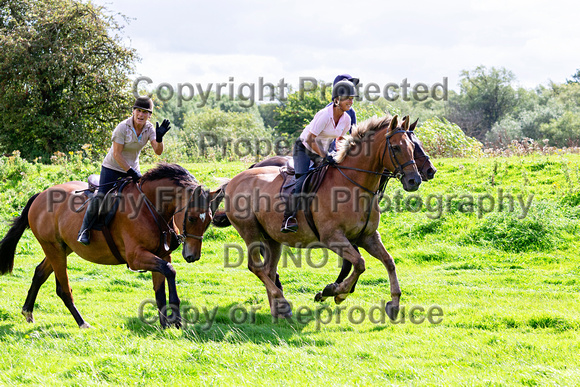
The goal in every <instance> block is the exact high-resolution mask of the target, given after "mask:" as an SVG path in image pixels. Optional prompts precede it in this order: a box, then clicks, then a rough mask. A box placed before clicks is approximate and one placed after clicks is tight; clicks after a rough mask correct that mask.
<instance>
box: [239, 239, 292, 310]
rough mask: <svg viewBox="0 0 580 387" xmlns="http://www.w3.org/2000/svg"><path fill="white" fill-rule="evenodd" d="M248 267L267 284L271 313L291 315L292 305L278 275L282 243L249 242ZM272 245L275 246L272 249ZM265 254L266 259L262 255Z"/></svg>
mask: <svg viewBox="0 0 580 387" xmlns="http://www.w3.org/2000/svg"><path fill="white" fill-rule="evenodd" d="M246 243H247V244H248V269H250V271H251V272H252V273H254V274H255V275H256V276H257V277H258V278H259V279H260V280H261V281H262V283H263V284H264V286H266V293H267V294H268V301H269V304H270V314H271V315H272V316H274V317H283V318H287V317H291V316H292V307H291V306H290V303H289V302H288V301H287V300H286V299H285V298H284V293H283V292H282V284H281V283H280V280H279V277H278V276H277V267H278V260H279V258H280V245H279V244H278V245H277V247H276V246H270V245H272V243H267V242H260V243H259V246H258V243H257V242H251V243H248V242H247V241H246ZM271 247H274V249H272V248H271ZM261 254H264V255H263V256H264V260H263V261H262V260H261V259H260V255H261Z"/></svg>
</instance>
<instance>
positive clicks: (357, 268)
mask: <svg viewBox="0 0 580 387" xmlns="http://www.w3.org/2000/svg"><path fill="white" fill-rule="evenodd" d="M324 243H325V244H326V246H328V248H329V249H330V250H332V251H333V252H335V253H336V254H338V255H339V256H341V257H342V258H343V259H344V260H345V261H346V262H348V263H350V264H351V265H352V268H353V271H352V273H351V274H350V275H349V276H348V277H346V279H344V280H343V281H342V282H334V283H332V284H329V285H327V286H326V287H325V288H324V290H323V291H322V292H319V293H318V294H316V296H315V297H314V300H315V301H324V300H326V298H328V297H334V300H335V302H336V303H337V304H340V303H341V302H342V301H344V300H345V299H346V298H347V297H348V295H349V294H350V293H351V292H352V290H353V288H354V286H355V285H356V283H357V281H358V278H359V277H360V275H361V274H362V273H363V272H364V271H365V261H364V259H363V258H362V256H361V255H360V253H359V251H358V249H357V248H355V247H354V246H353V245H351V243H350V242H349V241H348V239H346V237H345V236H344V235H342V234H335V235H333V236H332V237H331V238H326V239H325V240H324ZM345 266H346V267H347V269H345ZM348 266H350V265H344V264H343V271H341V276H346V275H348V272H349V269H350V268H348ZM341 276H339V278H338V279H340V278H341ZM338 279H337V281H338Z"/></svg>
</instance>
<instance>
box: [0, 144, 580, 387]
mask: <svg viewBox="0 0 580 387" xmlns="http://www.w3.org/2000/svg"><path fill="white" fill-rule="evenodd" d="M71 164H72V165H70V164H56V165H51V166H44V165H40V164H31V165H24V164H23V163H22V161H20V160H19V159H18V158H13V159H11V160H5V161H4V163H3V164H0V177H1V179H0V185H1V187H0V188H1V192H0V199H1V200H2V209H0V234H1V235H2V237H3V236H4V235H5V234H6V232H7V230H8V228H9V220H10V219H11V218H12V217H13V216H15V215H18V214H19V211H20V210H21V208H22V206H23V205H24V204H25V203H26V200H27V199H28V197H30V196H31V195H32V194H33V193H35V192H37V191H39V190H40V189H43V188H46V187H48V186H49V185H51V184H55V183H59V182H62V181H66V180H69V179H67V178H69V177H70V176H84V175H86V174H88V173H90V172H95V171H97V170H98V165H92V164H87V163H82V162H78V160H77V161H76V162H72V161H71ZM434 164H435V166H436V167H437V168H438V172H437V174H436V177H435V179H434V180H432V181H430V182H426V183H423V184H422V185H421V187H420V188H419V191H418V192H416V193H413V194H408V193H405V192H404V191H403V190H402V186H401V184H400V183H399V182H397V181H391V182H390V183H389V185H388V187H387V191H386V195H385V198H384V200H383V202H382V205H381V207H382V209H383V210H384V213H383V215H382V217H381V225H380V229H379V230H380V233H381V235H382V238H383V242H384V244H385V246H386V247H387V250H388V251H389V252H390V253H391V254H392V255H393V257H394V258H395V261H396V263H397V272H398V276H399V281H400V285H401V288H402V293H403V295H402V299H401V302H402V305H404V306H405V313H404V314H403V315H402V316H401V317H399V319H398V320H397V321H396V323H392V322H390V321H389V320H388V318H386V319H385V318H384V315H381V313H380V306H381V303H382V302H383V300H384V301H388V300H390V293H389V282H388V276H387V273H386V270H385V269H384V267H383V266H382V264H380V262H379V261H377V260H375V259H374V258H372V257H370V256H369V255H368V254H366V253H365V252H364V251H363V256H364V257H365V259H366V262H367V270H366V272H365V273H364V274H363V276H362V277H361V279H360V281H359V283H358V285H357V288H356V291H355V293H354V294H352V295H351V296H350V297H349V298H348V299H347V300H346V301H345V302H344V303H343V304H341V305H340V307H341V309H336V305H334V303H333V302H332V300H331V299H329V300H327V301H326V302H325V303H323V304H317V303H315V302H314V301H313V298H314V294H316V293H317V292H318V291H320V290H322V289H323V288H324V286H325V285H326V284H328V283H330V282H333V281H334V279H335V278H336V275H337V274H338V272H339V263H338V259H337V257H336V256H335V255H334V254H332V253H325V252H323V251H316V252H312V254H307V253H306V251H302V252H299V251H296V250H287V251H286V258H287V259H286V260H284V259H283V260H282V262H281V264H280V268H279V273H280V276H281V281H282V283H283V285H284V292H285V296H286V298H287V299H288V300H289V301H290V302H292V304H293V307H294V312H295V316H294V317H293V319H292V320H291V321H286V320H284V321H273V320H272V318H271V317H270V313H269V308H268V300H267V296H266V292H265V289H264V287H263V285H262V283H261V282H260V280H259V279H258V278H257V277H255V276H254V275H253V274H252V273H250V272H249V271H248V270H247V268H246V263H245V260H244V262H243V263H242V264H241V265H234V264H232V261H234V260H235V259H237V256H236V253H235V252H234V251H233V250H231V251H229V253H230V261H229V264H227V263H228V262H225V260H224V259H225V256H226V250H227V246H233V245H236V244H237V245H239V246H244V245H243V242H242V240H241V238H240V237H239V236H238V235H237V232H236V231H235V230H234V229H233V228H232V227H230V228H226V229H216V228H213V227H210V229H209V230H208V232H207V233H206V238H205V239H204V248H203V251H204V252H203V256H202V259H201V260H200V261H198V262H196V263H193V264H189V263H186V262H185V261H184V259H183V258H182V257H181V254H180V250H178V251H176V252H174V254H173V260H174V266H175V269H176V270H177V283H178V292H179V295H180V298H181V300H182V308H183V311H184V315H185V318H186V319H187V321H186V326H185V327H184V329H182V330H176V329H168V330H162V329H160V327H159V322H158V321H155V320H156V319H155V317H156V312H155V311H154V308H153V307H152V305H151V302H152V300H153V299H154V293H153V290H152V282H151V274H150V273H134V272H131V271H129V270H127V269H126V268H124V267H122V266H114V267H108V266H97V265H94V264H91V263H89V262H86V261H84V260H82V259H80V258H78V257H77V256H76V255H74V254H73V255H71V256H70V257H69V276H70V281H71V286H72V288H73V295H74V297H75V303H76V306H77V308H78V309H79V311H80V312H81V314H82V315H83V317H84V318H85V319H86V320H87V322H88V323H89V324H91V325H92V326H93V328H92V329H89V330H80V329H79V328H78V327H77V325H76V323H75V321H74V319H73V318H72V316H71V315H70V313H69V312H68V310H66V308H65V306H64V305H63V303H62V301H61V300H60V299H59V298H58V297H57V295H56V293H55V285H54V280H53V278H54V276H52V277H51V278H50V279H49V280H48V281H47V283H46V284H45V285H44V286H43V288H42V289H41V291H40V294H39V296H38V299H37V303H36V306H35V319H36V322H35V323H34V324H28V323H26V321H25V319H24V317H23V316H22V315H21V314H20V310H21V308H22V305H23V303H24V300H25V298H26V293H27V291H28V287H29V286H30V282H31V279H32V275H33V273H34V268H35V266H36V265H37V264H38V263H40V262H41V261H42V259H43V253H42V251H41V249H40V245H39V244H38V243H37V242H36V239H35V238H34V236H33V235H32V233H31V232H30V231H26V232H25V234H24V236H23V238H22V239H21V241H20V244H19V245H18V249H17V257H16V261H15V269H14V272H13V274H11V275H6V276H2V277H0V350H1V351H2V361H0V385H23V384H30V385H43V386H44V385H55V386H56V385H58V386H62V385H66V386H90V385H143V386H152V385H153V386H165V385H170V384H173V385H215V386H223V385H280V386H315V385H348V386H351V385H360V386H366V385H397V386H398V385H400V386H407V385H426V386H442V385H460V386H505V385H513V386H521V385H523V386H542V385H550V386H552V385H556V386H573V385H580V360H579V357H578V354H579V353H580V339H579V337H580V334H579V333H580V311H579V308H580V221H579V220H580V171H579V167H580V155H573V154H558V155H550V156H546V155H540V154H536V155H529V156H525V157H496V158H483V159H456V158H454V159H435V160H434ZM248 165H249V163H243V162H235V163H203V164H201V163H200V164H184V166H185V167H186V168H188V170H189V171H190V172H192V173H193V174H194V175H195V176H196V177H197V179H198V180H199V181H200V182H203V183H204V184H205V185H206V186H208V187H210V188H216V187H217V186H218V185H219V180H218V179H219V178H222V177H233V176H234V175H235V174H236V173H238V172H240V171H242V170H243V169H244V168H246V167H247V166H248ZM146 167H150V165H149V166H146ZM144 169H146V168H144ZM75 178H76V177H75ZM299 257H300V258H301V260H300V261H299V264H297V263H296V261H298V259H299ZM292 258H294V259H295V260H296V261H293V260H292ZM323 263H326V264H323ZM299 310H300V311H302V312H303V313H302V314H300V315H299V313H298V311H299ZM300 316H301V317H302V318H299V317H300Z"/></svg>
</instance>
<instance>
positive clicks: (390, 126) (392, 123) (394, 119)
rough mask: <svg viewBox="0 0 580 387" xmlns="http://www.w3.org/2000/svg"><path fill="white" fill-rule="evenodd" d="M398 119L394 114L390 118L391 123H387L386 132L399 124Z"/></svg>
mask: <svg viewBox="0 0 580 387" xmlns="http://www.w3.org/2000/svg"><path fill="white" fill-rule="evenodd" d="M398 120H399V116H398V115H396V114H395V115H394V116H393V118H391V123H390V124H389V130H387V132H390V131H392V130H394V129H395V128H396V127H397V126H398V125H399V123H398Z"/></svg>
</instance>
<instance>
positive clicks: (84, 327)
mask: <svg viewBox="0 0 580 387" xmlns="http://www.w3.org/2000/svg"><path fill="white" fill-rule="evenodd" d="M79 328H80V329H91V328H92V326H90V325H89V323H86V322H85V323H82V324H81V325H79Z"/></svg>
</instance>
